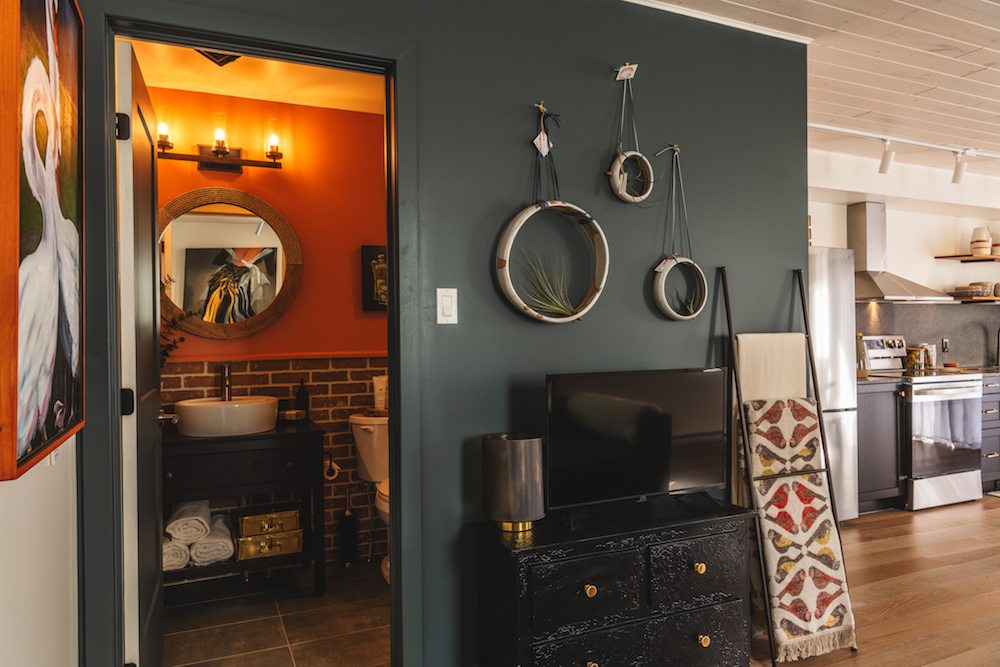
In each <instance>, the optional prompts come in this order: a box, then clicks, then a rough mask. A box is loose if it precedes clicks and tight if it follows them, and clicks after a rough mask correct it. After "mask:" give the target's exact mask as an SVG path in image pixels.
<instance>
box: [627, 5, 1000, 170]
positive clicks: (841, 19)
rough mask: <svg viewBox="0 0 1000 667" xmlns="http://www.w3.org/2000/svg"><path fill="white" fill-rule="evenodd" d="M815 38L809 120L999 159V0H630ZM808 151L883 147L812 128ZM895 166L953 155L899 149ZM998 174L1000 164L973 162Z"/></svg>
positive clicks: (874, 153)
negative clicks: (997, 156)
mask: <svg viewBox="0 0 1000 667" xmlns="http://www.w3.org/2000/svg"><path fill="white" fill-rule="evenodd" d="M631 1H633V2H640V3H641V4H644V5H649V6H654V7H658V8H661V9H665V10H667V11H678V12H679V13H692V14H693V15H698V14H707V15H710V16H713V17H718V18H720V19H726V20H729V21H738V22H740V23H743V24H750V25H753V26H759V27H761V28H764V29H768V30H776V31H780V32H783V33H788V34H791V35H797V36H799V37H803V38H807V39H811V40H812V42H810V43H809V45H808V47H807V58H808V109H809V123H810V124H817V125H825V126H835V127H838V128H844V129H849V130H857V131H861V132H866V133H872V134H876V135H879V136H889V137H894V138H898V139H908V140H911V141H917V142H923V143H927V144H934V145H938V146H942V147H948V148H951V149H960V150H965V149H970V148H972V149H977V150H979V151H983V152H987V153H991V154H995V155H1000V1H998V0H905V1H903V0H823V1H822V2H819V1H816V0H631ZM809 147H810V148H814V149H819V150H826V151H831V152H837V153H848V154H852V155H860V156H864V157H871V158H876V159H877V158H879V157H881V154H882V142H881V141H879V140H878V139H870V138H858V137H851V136H846V135H840V134H834V133H830V132H825V131H820V130H815V129H810V130H809ZM892 149H893V150H895V151H896V161H898V162H909V163H913V164H920V165H925V166H930V167H938V168H942V169H953V168H954V166H955V154H954V153H949V152H944V151H938V150H933V149H928V148H921V147H917V146H907V145H904V144H901V143H898V142H897V143H894V144H893V145H892ZM963 159H965V160H966V161H967V162H968V166H967V171H968V173H980V174H985V175H990V176H1000V160H997V159H990V158H985V157H965V158H963Z"/></svg>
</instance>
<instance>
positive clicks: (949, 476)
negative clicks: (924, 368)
mask: <svg viewBox="0 0 1000 667" xmlns="http://www.w3.org/2000/svg"><path fill="white" fill-rule="evenodd" d="M904 381H905V382H906V386H905V388H904V395H905V397H906V409H905V410H904V424H903V426H904V432H903V434H902V441H903V442H902V444H903V474H904V476H905V477H906V487H907V495H906V499H907V509H911V510H918V509H924V508H926V507H935V506H937V505H945V504H949V503H956V502H962V501H965V500H975V499H977V498H982V495H983V493H982V474H981V471H980V465H981V462H982V458H981V457H982V409H983V407H982V406H983V383H982V379H981V377H979V376H957V377H955V376H953V377H947V376H934V375H930V376H921V377H917V378H909V379H906V380H904Z"/></svg>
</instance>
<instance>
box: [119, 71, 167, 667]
mask: <svg viewBox="0 0 1000 667" xmlns="http://www.w3.org/2000/svg"><path fill="white" fill-rule="evenodd" d="M131 116H132V122H131V125H132V131H131V133H132V137H131V141H132V159H133V164H132V186H133V215H134V228H133V234H134V248H133V251H134V282H133V285H134V290H135V291H134V294H135V417H136V427H135V428H136V443H135V446H136V475H137V479H136V492H137V498H136V507H137V519H138V534H137V538H138V547H137V551H138V553H137V558H138V589H139V590H138V593H139V603H138V604H139V607H138V611H139V656H140V658H139V659H140V663H139V667H159V665H160V660H161V657H162V654H163V595H162V592H163V569H162V553H163V552H162V549H161V545H160V539H161V536H162V535H163V510H162V495H161V488H160V465H161V460H160V447H161V434H160V426H159V412H160V366H159V358H160V353H159V329H160V326H159V324H160V301H159V298H158V297H159V274H158V272H157V264H156V263H157V254H156V244H157V239H158V229H157V216H156V211H157V206H156V144H155V141H156V138H155V137H156V134H155V127H156V118H155V116H154V113H153V107H152V104H151V102H150V99H149V94H148V93H147V91H146V84H145V82H144V81H143V79H142V72H140V71H139V65H138V63H137V62H136V60H135V56H134V55H133V56H132V114H131ZM126 446H127V443H126Z"/></svg>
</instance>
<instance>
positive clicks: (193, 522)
mask: <svg viewBox="0 0 1000 667" xmlns="http://www.w3.org/2000/svg"><path fill="white" fill-rule="evenodd" d="M211 521H212V514H211V512H210V511H209V509H208V501H207V500H195V501H193V502H190V503H178V504H177V505H174V511H173V513H172V514H171V515H170V520H169V521H167V528H166V531H167V533H168V534H169V535H170V537H172V538H174V539H175V540H177V541H178V542H183V543H184V544H191V543H192V542H194V541H195V540H200V539H201V538H203V537H205V536H206V535H208V532H209V531H210V530H211V529H212V526H211Z"/></svg>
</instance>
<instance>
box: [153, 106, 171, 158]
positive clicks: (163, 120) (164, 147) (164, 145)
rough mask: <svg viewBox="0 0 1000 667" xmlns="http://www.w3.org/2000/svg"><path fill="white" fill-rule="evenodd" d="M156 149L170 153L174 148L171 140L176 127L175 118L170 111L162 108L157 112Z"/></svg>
mask: <svg viewBox="0 0 1000 667" xmlns="http://www.w3.org/2000/svg"><path fill="white" fill-rule="evenodd" d="M156 120H157V126H156V147H157V148H159V149H160V150H161V151H168V150H170V149H171V148H173V147H174V142H173V141H171V139H170V131H171V128H173V126H174V116H173V113H172V112H171V111H170V109H167V108H166V107H163V108H160V109H158V110H157V112H156Z"/></svg>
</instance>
